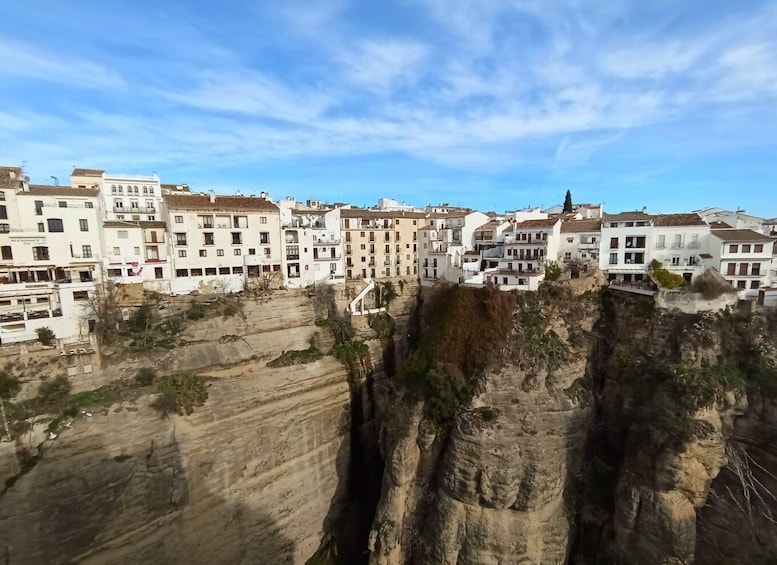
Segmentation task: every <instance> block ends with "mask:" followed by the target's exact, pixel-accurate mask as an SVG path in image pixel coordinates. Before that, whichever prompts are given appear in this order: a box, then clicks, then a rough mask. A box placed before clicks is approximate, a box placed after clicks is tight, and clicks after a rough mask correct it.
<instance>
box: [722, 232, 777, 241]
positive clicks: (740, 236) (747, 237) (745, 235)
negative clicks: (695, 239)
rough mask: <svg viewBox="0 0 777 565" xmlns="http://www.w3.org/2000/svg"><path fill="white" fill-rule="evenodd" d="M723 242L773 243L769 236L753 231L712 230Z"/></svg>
mask: <svg viewBox="0 0 777 565" xmlns="http://www.w3.org/2000/svg"><path fill="white" fill-rule="evenodd" d="M712 235H714V236H715V237H717V238H718V239H720V240H721V241H771V240H772V238H770V237H769V236H768V235H764V234H762V233H758V232H757V231H753V230H712Z"/></svg>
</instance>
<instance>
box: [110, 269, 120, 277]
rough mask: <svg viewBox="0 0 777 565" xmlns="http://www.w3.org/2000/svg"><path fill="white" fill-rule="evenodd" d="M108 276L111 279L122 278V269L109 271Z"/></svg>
mask: <svg viewBox="0 0 777 565" xmlns="http://www.w3.org/2000/svg"><path fill="white" fill-rule="evenodd" d="M108 276H109V277H120V276H121V269H108Z"/></svg>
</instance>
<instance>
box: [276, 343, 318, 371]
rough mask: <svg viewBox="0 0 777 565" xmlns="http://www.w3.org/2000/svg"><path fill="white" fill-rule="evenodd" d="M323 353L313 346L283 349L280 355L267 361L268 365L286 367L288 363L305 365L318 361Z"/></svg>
mask: <svg viewBox="0 0 777 565" xmlns="http://www.w3.org/2000/svg"><path fill="white" fill-rule="evenodd" d="M321 357H323V355H321V352H320V351H319V350H318V349H316V348H315V347H312V346H311V347H308V348H307V349H301V350H293V351H284V352H283V353H281V355H280V356H279V357H277V358H275V359H273V360H272V361H270V362H269V363H267V366H268V367H288V366H289V365H305V364H307V363H312V362H313V361H318V360H319V359H321Z"/></svg>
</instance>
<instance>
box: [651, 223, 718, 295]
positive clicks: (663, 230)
mask: <svg viewBox="0 0 777 565" xmlns="http://www.w3.org/2000/svg"><path fill="white" fill-rule="evenodd" d="M651 223H652V226H653V229H652V234H651V240H652V244H651V246H650V248H649V249H648V257H647V260H648V263H650V262H652V261H653V260H654V259H655V260H657V261H659V262H661V263H662V264H663V265H664V268H666V269H668V270H669V271H672V272H674V273H677V274H678V275H682V277H683V278H684V279H685V281H686V282H691V281H692V280H693V279H694V278H695V277H696V276H697V275H700V274H701V273H702V272H703V271H704V269H705V268H706V267H708V266H709V265H706V264H705V261H704V256H706V255H707V247H708V246H709V236H710V226H709V225H708V224H707V223H706V222H705V221H704V220H702V219H701V217H700V216H699V215H698V214H694V213H691V214H658V215H654V216H651Z"/></svg>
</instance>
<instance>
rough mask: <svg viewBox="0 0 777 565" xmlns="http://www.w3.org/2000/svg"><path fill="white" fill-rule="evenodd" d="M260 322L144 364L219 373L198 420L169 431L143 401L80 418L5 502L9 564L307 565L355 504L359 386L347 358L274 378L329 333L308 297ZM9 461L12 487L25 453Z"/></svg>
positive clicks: (292, 299) (201, 332)
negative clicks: (351, 485)
mask: <svg viewBox="0 0 777 565" xmlns="http://www.w3.org/2000/svg"><path fill="white" fill-rule="evenodd" d="M253 308H254V310H253V311H250V310H249V312H248V314H250V316H247V317H246V320H245V321H244V320H241V319H239V318H235V319H230V320H222V319H220V318H219V319H217V320H211V321H207V320H206V322H208V323H207V324H206V323H203V326H204V327H203V328H200V329H198V330H196V331H197V332H198V333H197V334H192V336H191V339H192V340H193V341H194V340H198V341H199V342H198V343H194V344H192V345H189V346H187V347H184V348H179V349H176V350H173V351H172V352H170V353H161V354H159V355H158V356H154V355H152V356H149V357H147V358H146V359H143V360H141V362H140V363H142V364H143V365H145V366H149V365H150V366H154V367H156V368H157V371H158V372H159V373H163V372H165V371H172V370H175V369H180V368H187V369H193V368H196V367H197V366H201V365H203V364H205V365H208V366H211V367H210V368H209V369H208V370H207V371H206V372H205V374H207V375H209V376H211V377H213V380H211V381H210V382H209V385H208V387H209V388H208V393H209V397H208V400H207V402H206V404H205V405H204V406H202V407H200V408H197V409H196V410H195V412H194V413H193V414H192V415H190V416H186V417H182V416H178V415H174V416H170V417H169V418H161V417H160V414H159V412H157V411H155V410H153V409H152V408H150V407H149V402H150V400H151V397H149V396H141V397H140V398H138V399H137V400H136V401H134V402H129V401H128V402H123V403H120V404H114V405H113V406H111V407H109V408H106V409H105V410H103V411H102V412H97V413H95V414H93V415H92V416H91V417H86V416H84V415H82V416H79V417H77V418H76V419H75V420H74V421H73V423H72V426H70V427H69V428H65V429H63V430H62V431H61V433H60V434H59V437H57V438H56V439H55V440H47V441H45V442H44V443H43V444H42V447H41V459H40V461H39V462H38V463H37V465H35V466H34V467H32V468H31V469H30V470H29V472H27V473H26V474H22V475H20V476H19V477H18V479H17V480H16V482H15V484H13V486H11V487H10V488H7V489H6V490H5V492H3V494H1V495H0V547H2V550H3V554H4V555H5V562H6V563H19V564H22V563H24V564H27V563H31V564H34V563H41V564H43V563H61V562H66V561H67V562H70V561H73V562H82V563H101V564H103V563H117V564H118V563H260V562H264V563H304V562H305V561H306V560H307V559H308V558H309V557H310V556H311V555H312V554H313V553H314V552H315V550H316V548H317V547H318V545H319V543H320V540H321V538H322V537H323V536H324V534H325V532H326V531H327V529H328V527H329V526H330V524H329V522H330V521H331V520H333V519H334V518H333V516H334V515H335V514H337V513H338V512H339V509H340V505H341V504H342V503H343V499H344V496H345V484H346V476H347V473H348V470H349V469H348V465H349V459H350V433H349V427H350V426H349V422H350V392H349V384H348V376H347V373H346V370H345V367H344V366H343V365H342V364H341V363H340V362H338V361H337V360H335V359H334V358H333V357H324V358H322V359H321V360H319V361H316V362H314V363H311V364H307V365H297V366H291V367H283V368H278V369H272V368H269V367H267V366H266V361H269V360H270V359H272V358H273V357H274V356H277V355H278V354H279V353H280V352H281V350H282V349H304V348H307V347H308V345H309V342H310V339H311V337H313V335H314V334H315V333H316V332H318V331H319V328H317V327H316V326H314V325H313V323H312V321H313V312H312V307H311V306H310V301H309V300H308V299H307V298H306V297H305V296H304V294H300V293H294V294H292V295H291V296H289V297H288V298H286V297H278V298H274V299H273V301H271V302H270V303H267V304H261V305H256V306H255V307H253ZM208 324H210V325H208ZM222 324H223V325H222ZM205 326H207V327H205ZM238 326H241V327H238ZM243 326H245V327H243ZM252 328H253V331H251V329H252ZM238 332H243V333H244V335H243V337H242V338H241V339H240V340H232V339H228V340H223V339H222V337H223V336H224V335H225V334H227V335H229V334H236V333H238ZM208 340H209V341H208ZM210 350H213V351H218V352H220V353H218V354H215V355H213V356H211V355H210V353H207V351H210ZM204 352H205V353H204ZM211 352H212V351H211ZM252 357H253V359H251V358H252ZM240 360H244V362H243V363H242V364H238V365H229V366H224V367H219V366H218V363H221V362H228V361H231V362H232V363H234V362H235V361H240ZM138 364H139V363H137V362H135V363H134V364H133V362H132V360H131V359H127V360H125V361H123V362H122V363H120V364H118V365H112V366H110V367H108V368H107V369H106V371H105V372H103V373H102V374H96V375H94V376H92V377H90V378H91V379H92V382H90V383H89V384H86V383H76V386H77V388H78V387H80V388H89V387H94V386H95V385H97V386H99V385H100V384H103V383H104V382H105V380H110V379H112V378H115V377H116V376H122V375H132V374H134V371H135V370H137V367H138ZM213 365H216V366H213ZM100 378H102V379H103V381H100V380H99V379H100ZM7 445H9V444H3V447H4V448H5V446H7ZM23 447H26V446H24V445H23V442H22V441H21V440H20V442H19V445H17V446H16V452H17V453H18V452H20V450H22V448H23ZM32 447H33V449H32V451H33V452H34V451H35V450H34V446H32ZM0 456H3V457H4V462H3V465H2V466H1V467H0V468H2V469H3V470H4V472H6V473H7V474H6V475H5V476H4V477H3V479H5V478H7V477H8V476H10V475H14V474H15V473H16V472H18V471H19V467H18V466H17V465H15V463H16V461H14V460H13V450H10V451H9V450H8V449H4V450H3V451H2V453H0ZM9 459H10V461H7V460H9Z"/></svg>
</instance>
